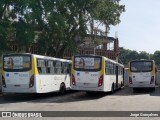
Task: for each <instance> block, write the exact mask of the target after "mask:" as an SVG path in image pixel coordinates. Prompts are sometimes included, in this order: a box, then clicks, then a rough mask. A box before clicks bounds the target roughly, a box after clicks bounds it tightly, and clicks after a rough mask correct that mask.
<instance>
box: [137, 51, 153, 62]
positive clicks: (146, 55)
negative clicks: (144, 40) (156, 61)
mask: <svg viewBox="0 0 160 120" xmlns="http://www.w3.org/2000/svg"><path fill="white" fill-rule="evenodd" d="M139 59H146V60H150V59H151V55H150V54H149V53H147V52H145V51H141V52H140V53H139Z"/></svg>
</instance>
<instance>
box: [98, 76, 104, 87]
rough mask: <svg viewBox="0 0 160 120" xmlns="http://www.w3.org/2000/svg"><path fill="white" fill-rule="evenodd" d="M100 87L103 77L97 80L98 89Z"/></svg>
mask: <svg viewBox="0 0 160 120" xmlns="http://www.w3.org/2000/svg"><path fill="white" fill-rule="evenodd" d="M102 85H103V75H101V77H100V78H99V81H98V87H100V86H102Z"/></svg>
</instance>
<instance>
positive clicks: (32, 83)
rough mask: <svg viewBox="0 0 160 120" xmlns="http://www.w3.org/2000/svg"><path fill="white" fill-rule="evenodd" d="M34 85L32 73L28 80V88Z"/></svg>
mask: <svg viewBox="0 0 160 120" xmlns="http://www.w3.org/2000/svg"><path fill="white" fill-rule="evenodd" d="M33 86H34V75H32V76H31V77H30V81H29V88H31V87H33Z"/></svg>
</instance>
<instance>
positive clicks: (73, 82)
mask: <svg viewBox="0 0 160 120" xmlns="http://www.w3.org/2000/svg"><path fill="white" fill-rule="evenodd" d="M72 85H76V80H75V77H74V75H73V74H72Z"/></svg>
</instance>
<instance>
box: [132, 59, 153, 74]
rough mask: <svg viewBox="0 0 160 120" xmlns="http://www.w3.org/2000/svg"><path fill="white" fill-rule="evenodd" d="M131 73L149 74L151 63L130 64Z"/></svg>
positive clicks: (137, 62)
mask: <svg viewBox="0 0 160 120" xmlns="http://www.w3.org/2000/svg"><path fill="white" fill-rule="evenodd" d="M130 65H131V66H130V67H131V72H150V71H152V61H134V62H131V64H130Z"/></svg>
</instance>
